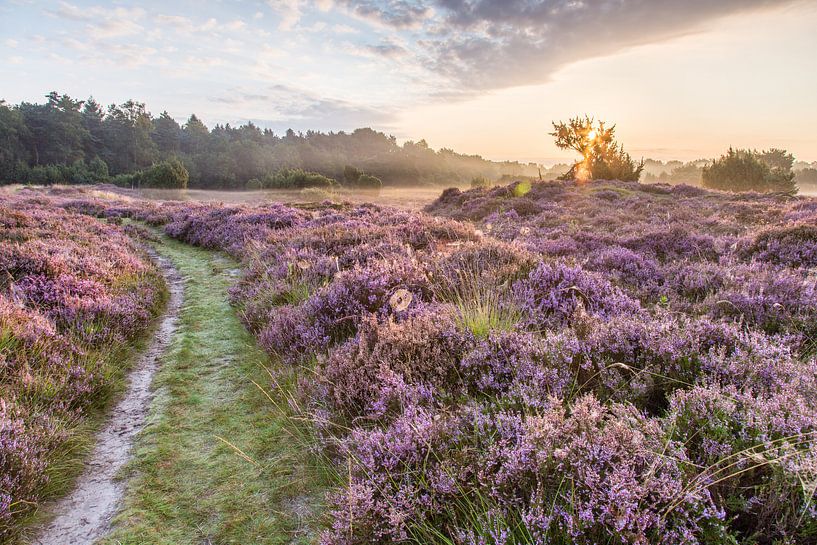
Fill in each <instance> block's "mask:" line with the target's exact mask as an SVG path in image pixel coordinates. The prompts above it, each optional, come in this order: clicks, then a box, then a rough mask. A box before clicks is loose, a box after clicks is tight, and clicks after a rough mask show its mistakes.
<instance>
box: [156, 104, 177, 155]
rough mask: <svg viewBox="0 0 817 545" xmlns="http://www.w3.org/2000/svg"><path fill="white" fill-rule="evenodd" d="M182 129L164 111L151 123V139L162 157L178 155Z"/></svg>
mask: <svg viewBox="0 0 817 545" xmlns="http://www.w3.org/2000/svg"><path fill="white" fill-rule="evenodd" d="M181 136H182V128H181V127H180V126H179V124H178V123H176V120H175V119H173V118H172V117H170V114H169V113H167V111H164V112H162V113H161V115H159V117H158V118H156V120H154V122H153V133H152V134H151V138H153V142H154V143H155V144H156V148H157V149H158V150H159V154H160V155H161V156H162V157H170V156H174V155H178V154H179V152H180V151H181Z"/></svg>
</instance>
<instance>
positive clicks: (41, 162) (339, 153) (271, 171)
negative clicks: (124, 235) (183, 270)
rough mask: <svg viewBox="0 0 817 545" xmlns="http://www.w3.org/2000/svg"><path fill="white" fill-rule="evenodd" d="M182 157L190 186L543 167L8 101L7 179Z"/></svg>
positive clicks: (91, 177)
mask: <svg viewBox="0 0 817 545" xmlns="http://www.w3.org/2000/svg"><path fill="white" fill-rule="evenodd" d="M174 157H178V158H179V160H180V161H181V162H182V163H183V164H184V166H185V168H186V169H187V170H188V172H189V185H190V187H192V188H234V189H243V188H245V187H246V186H247V183H248V182H249V181H250V180H261V181H262V183H264V180H269V179H270V178H274V177H275V175H276V173H278V172H279V171H282V170H287V169H302V170H303V171H306V172H314V173H318V174H320V175H322V176H324V177H326V178H332V179H343V177H344V168H345V166H346V165H348V164H350V163H351V164H354V165H355V166H357V167H358V168H359V169H361V170H364V171H365V172H366V173H367V174H365V175H363V176H364V177H363V178H362V180H361V179H358V180H357V183H358V185H360V186H361V187H375V186H377V185H378V184H377V181H376V179H379V180H382V181H383V182H384V183H388V184H418V183H434V184H436V183H439V184H449V185H453V184H457V183H466V182H467V181H468V180H470V179H471V178H473V177H474V176H485V177H487V178H491V179H497V178H499V177H500V176H502V175H503V174H508V175H514V176H518V175H525V174H527V175H535V173H536V165H533V164H521V163H518V162H493V161H487V160H485V159H483V158H482V157H479V156H476V155H462V154H458V153H455V152H454V151H452V150H450V149H441V150H439V151H434V150H432V149H431V148H429V147H428V144H426V142H425V141H424V140H420V141H419V142H412V141H409V142H406V143H404V144H403V145H398V144H397V141H396V139H395V138H394V137H392V136H387V135H385V134H383V133H381V132H377V131H374V130H372V129H368V128H361V129H357V130H355V131H353V132H352V133H344V132H338V133H326V134H325V133H320V132H315V131H307V132H306V133H304V134H301V133H295V132H294V131H292V130H289V131H287V132H286V133H285V134H283V135H277V134H275V133H273V132H272V131H271V130H269V129H261V128H259V127H258V126H256V125H254V124H253V123H251V122H250V123H247V124H245V125H241V126H239V127H233V126H230V125H229V124H228V125H216V126H215V127H213V128H212V129H209V128H208V127H206V126H205V125H204V123H203V122H202V121H201V120H200V119H199V118H198V117H197V116H196V115H191V116H190V117H189V118H188V120H187V122H186V123H184V124H183V125H179V123H177V122H176V120H174V119H173V118H172V117H171V116H170V115H169V114H168V113H167V112H162V113H161V114H160V115H159V116H158V117H154V116H152V115H151V114H150V112H148V111H147V109H146V108H145V105H144V104H142V103H140V102H136V101H133V100H129V101H127V102H125V103H123V104H120V105H111V106H108V107H107V108H103V106H102V105H100V104H99V103H98V102H96V101H95V100H94V99H92V98H91V99H88V100H85V101H82V100H76V99H73V98H71V97H69V96H68V95H61V94H59V93H57V92H52V93H49V94H48V95H47V101H46V102H45V103H44V104H33V103H28V102H23V103H21V104H18V105H7V104H4V103H2V102H0V183H13V182H20V183H88V182H97V181H107V177H108V175H110V176H118V175H122V174H135V173H138V172H139V171H143V170H147V169H149V168H150V167H151V166H152V165H154V164H157V163H161V162H162V161H165V160H169V159H171V158H174ZM78 162H79V163H78ZM92 164H93V165H94V166H93V167H92V166H91V165H92ZM75 165H77V166H76V168H75ZM83 165H84V166H83ZM102 165H104V167H103V166H102ZM44 169H51V170H44ZM71 169H75V170H76V171H77V172H79V173H80V174H81V175H78V174H76V173H74V172H71V171H70V170H71ZM106 169H107V170H106ZM86 170H87V171H88V172H87V173H86ZM123 181H126V180H125V179H120V182H123ZM250 186H251V187H255V186H257V182H253V183H251V184H250Z"/></svg>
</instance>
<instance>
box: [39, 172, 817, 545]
mask: <svg viewBox="0 0 817 545" xmlns="http://www.w3.org/2000/svg"><path fill="white" fill-rule="evenodd" d="M23 193H24V194H25V193H26V192H23ZM28 195H32V196H31V197H30V198H31V199H39V200H41V201H42V204H41V205H40V206H50V207H52V208H54V209H60V208H61V209H65V210H68V211H70V212H71V213H80V214H88V215H92V216H100V217H107V218H112V219H115V218H121V217H127V218H132V219H134V220H138V221H143V222H146V223H147V224H150V225H155V226H158V227H161V228H162V229H163V230H164V232H165V233H166V234H167V235H168V236H170V237H172V238H175V239H177V240H178V241H180V242H181V243H185V244H189V245H194V246H199V247H201V248H203V249H205V250H211V251H212V250H219V251H224V252H227V253H228V254H230V255H231V256H232V257H233V259H235V260H236V262H237V264H238V267H239V268H240V270H241V276H240V279H239V280H238V282H237V284H236V285H235V286H234V287H233V288H231V290H230V299H231V301H232V304H233V305H234V307H235V311H236V312H237V315H238V316H239V317H240V319H241V320H242V321H243V324H244V326H245V327H246V328H247V330H248V331H249V332H250V333H251V334H252V335H254V336H255V338H256V339H257V341H258V343H259V344H260V346H261V347H262V348H263V349H264V350H265V351H266V352H267V354H268V356H269V357H270V358H272V360H271V361H273V362H276V363H275V365H272V366H270V369H271V370H272V371H273V372H272V375H264V374H263V373H262V374H261V375H258V376H253V375H254V373H253V371H252V369H253V368H256V369H257V366H255V364H253V363H252V361H253V360H254V358H256V357H257V356H254V355H252V354H253V352H252V350H250V351H249V352H247V351H246V350H242V351H241V354H242V356H241V357H240V358H239V359H236V358H235V357H231V358H227V360H229V361H230V362H232V364H231V365H228V364H225V361H227V360H224V359H223V358H220V357H217V356H215V355H213V354H210V352H208V350H209V348H207V345H206V344H202V343H201V342H195V341H191V342H192V343H193V344H191V345H190V346H189V348H188V349H189V350H199V351H202V350H203V351H204V352H202V353H201V354H200V355H198V356H195V357H193V355H190V356H189V357H188V356H184V357H183V358H182V357H181V355H180V354H181V352H179V353H178V354H179V355H178V356H174V355H173V354H174V353H176V352H174V351H175V350H180V349H181V348H180V346H181V345H178V346H176V348H174V351H171V353H170V355H169V356H168V358H169V359H168V360H167V362H166V367H165V368H164V369H163V370H162V371H160V377H162V376H164V377H165V378H160V380H159V386H160V388H161V389H162V391H163V393H162V394H161V395H160V396H159V401H157V403H156V404H155V405H154V406H153V409H152V411H154V413H155V417H154V421H155V422H156V424H154V427H152V428H150V430H149V431H148V432H146V434H145V435H144V437H143V439H142V441H143V442H144V444H145V445H146V447H145V448H144V450H138V451H137V452H136V459H135V462H134V466H133V467H134V469H136V470H137V471H136V473H135V476H134V477H133V479H132V480H131V481H130V484H129V487H130V488H129V490H130V494H131V495H130V499H128V500H126V506H125V509H126V510H125V511H124V512H123V515H122V516H121V517H120V518H119V519H117V520H118V521H119V522H118V523H117V524H120V525H121V526H120V527H119V529H117V530H115V533H114V534H113V535H112V537H111V539H113V540H116V539H119V540H121V541H122V542H139V540H140V539H141V540H144V539H148V538H147V537H145V536H150V535H155V536H160V535H169V534H167V532H170V531H171V530H170V529H171V528H174V529H176V530H173V531H178V532H180V533H179V534H178V536H177V537H176V538H174V539H176V540H177V541H175V542H178V540H187V539H192V538H191V532H193V529H192V528H193V526H190V530H183V528H186V527H187V526H186V525H187V524H193V523H194V521H196V520H197V517H201V516H204V518H205V519H206V520H209V521H211V522H210V523H207V524H210V525H211V526H210V528H211V529H209V530H208V529H207V524H204V525H202V526H201V528H202V529H199V530H196V532H198V534H197V535H198V536H199V539H210V538H211V537H213V536H219V535H221V536H222V537H224V536H238V535H243V536H244V539H247V536H248V535H249V534H246V533H241V532H244V531H245V530H244V529H246V531H251V532H256V531H257V532H261V533H262V534H263V540H267V539H268V541H269V542H279V541H278V540H279V538H280V539H284V537H283V536H285V535H287V532H289V531H290V530H286V529H285V528H286V524H289V523H283V522H282V521H286V520H287V515H285V514H284V515H281V514H280V512H279V511H280V510H281V508H280V507H274V506H273V505H274V503H275V502H276V501H280V500H278V499H275V498H278V497H279V496H277V494H278V492H276V488H275V486H273V485H272V484H270V481H268V480H266V481H265V479H267V477H266V476H265V472H264V471H257V470H255V469H253V466H254V463H253V462H256V458H257V457H258V456H259V455H258V454H256V453H257V452H265V450H264V449H267V448H273V449H274V448H277V447H274V445H276V444H277V441H280V439H281V434H282V433H285V432H283V431H280V432H279V431H278V430H281V429H283V428H279V427H278V425H276V424H274V421H275V420H274V418H275V417H273V420H268V419H265V418H264V417H263V416H261V415H263V413H264V411H265V410H273V409H275V408H276V407H279V406H280V405H279V404H278V403H277V402H274V401H273V400H274V398H275V397H278V398H279V399H286V400H287V403H286V406H287V407H288V409H287V411H286V413H287V414H288V416H287V418H289V419H292V421H293V422H297V423H298V424H299V425H303V424H306V425H307V427H308V428H309V429H310V430H311V431H309V432H307V433H306V434H305V435H304V436H303V437H307V439H306V440H304V441H302V442H300V441H299V442H297V443H295V444H296V445H297V448H301V449H304V450H303V451H304V453H306V452H316V453H321V456H322V457H323V458H324V459H325V460H326V461H325V462H324V463H326V464H328V466H327V468H325V471H326V472H327V473H328V474H330V475H331V474H333V473H335V474H336V476H335V477H334V478H332V479H330V480H323V481H320V480H319V481H315V482H313V484H311V485H308V486H305V487H304V488H303V489H301V490H302V493H305V494H307V495H308V497H312V498H316V497H318V498H319V497H321V496H323V494H324V493H325V494H326V499H327V501H328V506H327V508H326V516H325V518H324V519H322V520H321V521H320V522H317V521H316V524H317V526H316V527H313V528H316V529H322V530H321V538H320V539H321V542H322V543H324V544H327V545H329V544H356V543H371V542H377V543H398V542H406V541H409V542H417V543H500V542H501V543H541V542H551V543H568V542H570V543H600V542H603V543H668V544H669V543H679V542H684V543H702V544H703V543H707V544H710V543H719V544H733V543H773V542H781V543H782V542H792V543H808V542H809V540H810V539H812V537H813V536H814V535H815V532H817V511H815V508H814V505H815V503H814V502H815V500H817V496H815V489H816V488H817V487H815V486H814V485H813V483H814V482H817V469H815V468H817V458H815V457H817V449H815V439H814V437H815V433H817V363H816V362H815V346H816V345H815V339H816V338H817V337H816V335H815V334H816V333H817V330H815V323H817V302H815V301H816V300H817V298H815V282H816V281H817V277H815V274H814V269H815V267H817V230H816V229H817V227H815V223H817V201H815V200H813V199H808V198H792V197H787V196H773V195H760V194H743V195H730V194H724V193H711V192H707V191H704V190H701V189H698V188H692V187H689V186H677V187H671V186H660V185H658V186H650V185H641V184H637V183H624V182H593V183H587V184H578V183H575V182H541V183H534V184H533V185H529V184H513V185H511V186H506V187H496V188H492V189H476V190H471V191H465V192H463V191H460V190H457V189H451V190H447V191H445V192H444V193H443V194H442V195H441V196H440V197H439V199H437V200H435V201H434V202H433V203H431V204H430V205H429V206H428V207H427V209H426V212H416V211H409V210H403V209H397V208H392V207H381V206H374V205H361V206H357V205H353V204H345V205H333V204H324V205H321V206H315V205H309V206H289V205H286V204H276V203H272V204H264V205H257V206H253V205H247V204H238V205H226V206H225V205H221V204H210V203H201V202H191V201H167V202H159V201H140V200H133V199H122V198H117V197H116V196H111V195H108V196H107V197H105V198H98V197H97V196H96V194H94V193H93V192H91V193H88V192H85V193H82V192H75V191H74V192H72V191H57V192H55V194H53V195H52V196H50V197H47V198H43V197H39V196H34V195H36V194H31V193H28ZM134 233H135V231H134ZM165 248H166V250H164V251H165V252H169V254H168V255H173V254H175V255H176V259H177V262H178V263H181V266H182V267H193V266H195V267H198V268H199V269H198V270H201V271H203V270H204V269H202V268H201V267H203V266H204V264H203V262H201V264H199V260H201V259H205V260H206V259H211V258H209V257H207V256H206V254H205V253H202V254H193V253H190V252H189V251H188V250H184V248H185V246H184V245H183V244H178V243H174V244H173V245H169V246H166V247H165ZM185 256H187V257H185ZM207 267H209V265H208V266H207ZM212 267H213V268H214V270H219V269H220V267H221V266H218V265H216V264H213V265H212ZM229 267H232V265H231V266H229ZM205 268H206V267H205ZM198 277H200V278H201V275H199V276H198ZM211 282H214V284H212V286H210V285H209V284H208V283H211ZM223 282H224V280H223V279H221V280H220V279H218V278H213V279H211V280H208V281H206V282H203V283H201V284H193V285H190V286H189V287H188V289H189V290H191V292H192V291H195V290H199V291H198V292H196V293H198V295H196V296H195V297H194V299H195V300H198V301H200V302H201V303H202V305H203V310H202V312H204V307H206V308H207V309H210V310H209V311H208V312H217V313H218V315H219V319H218V320H215V319H213V320H211V319H210V318H209V316H210V315H209V314H207V315H205V314H200V315H198V318H191V320H192V321H191V322H189V326H188V327H192V328H193V329H191V331H190V333H189V335H191V339H193V338H195V336H196V335H201V334H203V333H200V332H199V333H196V331H199V330H200V328H202V327H205V328H206V327H209V326H210V324H211V323H213V322H215V323H216V325H215V327H216V328H217V329H218V330H219V333H218V334H217V333H215V332H214V333H212V334H207V335H205V336H206V337H207V338H212V339H213V340H214V342H216V341H217V343H228V344H229V343H232V342H234V341H235V340H236V339H239V338H241V337H242V336H243V335H244V333H243V332H239V331H238V330H236V329H235V326H226V325H222V326H219V325H217V324H219V323H223V322H222V320H228V314H229V312H228V310H227V309H226V308H222V307H220V306H219V304H218V303H217V302H216V301H212V302H208V300H207V298H208V297H211V296H213V295H216V297H218V296H217V294H218V293H219V291H218V290H215V291H212V287H213V286H222V287H221V288H219V289H224V287H225V284H224V283H223ZM191 312H193V311H192V310H191ZM194 315H195V312H194ZM178 342H179V343H182V344H184V341H183V340H181V339H180V340H179V341H178ZM242 342H245V341H242ZM255 361H258V360H255ZM184 362H187V363H184ZM198 362H201V363H202V364H203V365H205V367H203V368H202V369H201V370H200V371H193V370H192V368H189V366H190V365H196V364H198ZM242 366H243V367H242ZM212 373H215V374H212ZM221 373H225V375H224V377H232V378H231V379H229V380H231V381H232V382H231V384H232V386H230V387H229V388H233V389H235V390H233V391H234V392H235V395H236V396H239V397H238V398H236V399H241V398H242V396H245V395H249V396H250V398H248V399H254V401H251V402H250V403H249V404H245V405H243V407H244V408H243V409H241V416H240V417H238V416H236V417H235V418H233V417H231V416H230V414H232V411H230V410H227V413H229V414H222V416H221V417H217V416H215V415H216V413H212V414H213V415H214V417H215V418H216V420H214V421H210V420H208V418H209V417H208V416H207V415H208V414H211V413H209V409H208V410H205V408H206V407H208V406H209V404H212V403H214V402H215V400H216V399H218V398H220V397H221V396H223V395H224V394H225V393H226V392H227V391H230V390H229V389H225V388H224V387H214V385H215V384H217V383H218V384H221V383H220V382H219V381H221V380H224V379H223V378H218V377H217V376H216V375H218V374H221ZM233 373H235V374H233ZM293 374H294V375H295V376H296V377H297V378H296V379H294V380H293ZM242 377H247V378H248V380H247V381H245V385H244V388H246V389H247V391H246V392H245V393H241V391H242V389H243V388H242V385H241V384H242ZM250 377H252V379H251V380H249V378H250ZM252 381H255V382H256V383H257V384H258V385H259V386H260V387H261V388H262V389H263V390H264V391H266V392H268V393H270V394H271V395H272V396H273V399H268V398H265V397H258V396H259V392H260V390H258V389H256V386H255V385H253V383H252ZM162 385H164V386H162ZM253 396H254V397H253ZM267 402H269V403H270V405H267ZM191 403H192V405H191ZM265 406H266V407H267V408H266V409H265V408H264V407H265ZM174 407H175V408H174ZM186 411H193V412H192V413H190V414H189V415H188V416H185V414H186ZM219 414H220V413H219ZM257 418H260V420H255V419H257ZM253 421H255V423H253ZM162 422H165V423H166V424H167V425H165V424H163V423H162ZM174 422H176V423H175V424H174ZM220 426H223V428H224V429H223V430H222V431H218V434H223V435H219V437H221V438H222V439H223V440H225V441H226V442H229V443H228V444H229V445H232V447H230V446H222V447H220V448H216V449H215V451H211V450H209V449H210V448H211V447H206V448H205V446H204V445H207V444H211V443H212V441H211V440H209V442H208V433H213V432H212V431H211V430H215V429H217V428H218V427H220ZM224 435H226V437H225V436H224ZM310 436H311V438H309V437H310ZM256 441H257V442H256ZM165 442H166V446H164V447H163V446H162V445H163V444H164V443H165ZM176 445H187V446H186V447H184V446H182V448H181V449H180V450H179V451H178V452H177V453H176V454H172V455H171V452H172V451H173V450H174V449H175V448H176V447H175V446H176ZM252 445H255V446H252ZM245 448H246V449H247V450H245ZM259 448H260V449H262V450H261V451H258V449H259ZM273 451H274V450H273ZM209 452H215V453H216V454H218V453H220V454H221V455H228V457H229V456H236V455H237V456H238V458H235V460H238V459H241V458H243V457H242V456H241V454H243V455H244V456H246V457H247V458H244V459H243V461H244V462H246V463H247V464H249V465H247V466H244V469H239V471H248V472H249V473H248V475H247V476H246V477H243V478H241V479H240V482H238V481H236V482H233V481H232V479H231V478H230V476H229V474H231V473H232V472H231V471H228V472H227V473H225V474H223V475H222V476H221V477H218V476H217V475H215V476H214V475H212V474H211V472H210V470H209V469H207V468H208V467H210V464H212V463H213V462H212V460H211V459H209V458H208V457H209V454H207V453H209ZM202 455H204V456H205V458H207V459H203V458H201V457H202ZM261 456H264V455H261ZM266 456H270V454H267V455H266ZM247 459H249V460H252V461H247ZM268 459H269V460H270V462H269V463H271V464H272V465H268V466H266V467H270V468H271V467H273V466H274V467H275V472H276V474H277V472H282V473H283V474H284V475H289V474H291V473H292V472H295V473H297V472H298V471H301V470H300V469H298V468H299V467H302V466H301V465H300V464H301V460H299V459H298V457H297V455H296V456H293V455H292V453H291V452H290V453H289V454H286V455H282V456H280V457H276V455H273V456H272V458H268ZM174 460H175V461H174ZM184 460H187V461H184ZM273 460H274V463H273ZM262 466H263V464H262ZM332 467H334V470H332V469H331V468H332ZM199 468H201V471H200V470H199ZM162 475H163V476H162ZM213 478H214V479H215V480H212V479H213ZM157 479H158V480H157ZM176 479H180V482H181V483H184V484H183V485H182V486H181V488H180V489H179V492H173V491H171V490H170V489H164V488H163V487H162V486H160V485H159V482H160V481H161V482H168V480H170V481H171V482H172V481H173V480H176ZM299 482H300V481H299ZM151 483H152V484H151ZM242 485H243V488H242ZM205 490H208V491H210V492H208V499H207V500H206V502H205V503H202V501H197V502H192V503H191V499H192V498H200V497H201V495H202V494H204V493H205ZM185 494H190V495H189V497H188V496H185ZM243 494H247V495H249V497H251V498H253V500H252V501H254V502H255V501H258V502H260V503H258V505H257V506H256V507H254V508H252V509H250V511H251V512H252V513H253V517H252V518H251V519H247V522H249V523H250V525H249V526H247V525H246V524H247V522H238V523H237V524H229V527H230V528H231V529H232V530H224V529H219V523H218V522H215V525H212V524H214V522H213V521H219V520H227V518H230V517H232V516H234V515H231V514H230V513H231V509H232V508H231V505H234V504H235V503H236V502H240V501H241V498H242V495H243ZM268 494H271V496H268ZM185 497H187V498H188V499H185ZM285 497H286V496H285ZM269 501H272V502H273V503H268V502H269ZM319 503H320V502H319ZM284 504H285V505H286V502H285V503H284ZM194 505H198V506H200V507H201V508H204V507H203V506H204V505H207V506H209V507H207V508H206V509H205V510H206V511H207V512H208V513H209V515H206V516H205V515H204V514H202V513H199V514H194V511H191V509H190V508H192V507H193V506H194ZM186 506H187V507H186ZM281 512H283V513H285V512H286V511H285V510H284V511H281ZM265 513H266V514H267V515H269V513H273V514H272V515H269V516H270V519H269V523H267V522H263V520H264V519H263V516H264V514H265ZM225 517H226V518H225ZM281 517H283V518H281ZM256 524H257V525H256ZM281 524H284V525H283V526H282V525H281ZM179 528H182V530H178V529H179ZM242 528H243V529H242ZM224 532H226V533H224ZM231 532H232V533H231ZM262 534H258V535H259V536H260V535H262ZM139 536H141V537H139ZM498 536H502V537H501V539H500V537H498ZM157 539H158V537H157ZM258 539H262V538H260V537H259V538H258ZM287 539H289V538H287Z"/></svg>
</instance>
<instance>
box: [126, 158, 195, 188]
mask: <svg viewBox="0 0 817 545" xmlns="http://www.w3.org/2000/svg"><path fill="white" fill-rule="evenodd" d="M138 180H139V185H141V186H144V187H158V188H163V189H187V182H188V181H189V180H190V175H189V174H188V172H187V169H186V168H185V167H184V165H183V164H182V162H181V161H179V160H178V159H177V158H175V157H173V158H171V159H168V160H167V161H162V162H161V163H157V164H155V165H153V166H152V167H150V168H149V169H147V170H145V171H143V172H142V173H141V174H139V177H138Z"/></svg>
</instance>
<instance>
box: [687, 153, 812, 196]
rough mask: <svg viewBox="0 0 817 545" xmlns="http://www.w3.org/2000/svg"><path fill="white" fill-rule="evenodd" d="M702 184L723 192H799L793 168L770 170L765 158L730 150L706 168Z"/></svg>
mask: <svg viewBox="0 0 817 545" xmlns="http://www.w3.org/2000/svg"><path fill="white" fill-rule="evenodd" d="M764 153H765V154H767V155H768V154H769V152H764ZM702 181H703V185H704V187H707V188H709V189H720V190H722V191H759V192H783V193H796V192H797V185H795V183H794V173H793V172H792V171H791V168H790V167H789V168H788V169H786V168H785V165H784V166H775V167H771V166H770V165H769V162H767V161H765V160H764V155H762V154H760V153H758V152H756V151H750V150H735V149H732V148H729V151H727V152H726V155H722V156H721V157H720V159H716V160H715V161H714V162H713V163H712V164H711V165H709V166H707V167H704V170H703V174H702Z"/></svg>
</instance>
